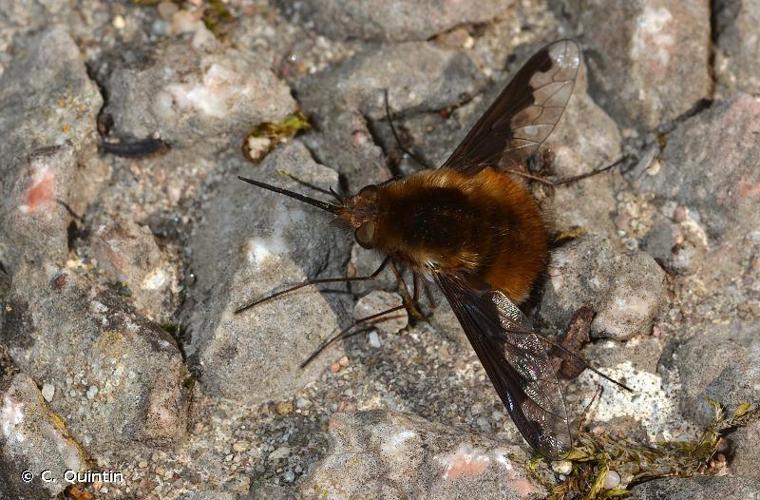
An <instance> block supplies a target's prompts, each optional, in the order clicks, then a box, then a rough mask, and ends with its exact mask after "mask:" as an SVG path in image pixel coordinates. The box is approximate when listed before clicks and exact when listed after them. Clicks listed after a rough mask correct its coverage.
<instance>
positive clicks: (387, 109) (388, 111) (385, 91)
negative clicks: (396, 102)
mask: <svg viewBox="0 0 760 500" xmlns="http://www.w3.org/2000/svg"><path fill="white" fill-rule="evenodd" d="M383 97H384V99H385V117H386V118H387V120H388V125H390V127H391V132H392V133H393V138H394V139H396V144H397V145H398V147H399V149H400V150H401V151H403V152H404V153H405V154H407V155H409V157H410V158H411V159H413V160H414V161H416V162H417V163H418V164H419V165H420V166H421V167H423V168H428V169H429V168H432V167H431V166H430V165H428V164H427V163H425V162H424V161H422V160H421V159H420V158H418V157H417V155H415V154H414V153H412V152H411V151H409V150H408V149H406V147H404V145H403V144H402V143H401V139H399V137H398V133H397V132H396V127H395V125H393V119H391V108H390V105H389V104H388V89H383Z"/></svg>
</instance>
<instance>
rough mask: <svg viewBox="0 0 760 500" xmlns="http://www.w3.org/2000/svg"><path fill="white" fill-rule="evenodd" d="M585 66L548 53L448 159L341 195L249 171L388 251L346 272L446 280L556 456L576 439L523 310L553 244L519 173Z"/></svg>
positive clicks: (517, 402)
mask: <svg viewBox="0 0 760 500" xmlns="http://www.w3.org/2000/svg"><path fill="white" fill-rule="evenodd" d="M580 63H581V51H580V47H579V46H578V44H577V43H576V42H574V41H572V40H561V41H558V42H555V43H552V44H550V45H548V46H546V47H544V48H543V49H541V50H539V51H538V52H537V53H536V54H534V55H533V56H532V57H531V58H530V59H529V60H528V61H527V62H526V63H525V65H524V66H523V67H522V68H521V69H520V70H519V71H518V72H517V74H516V75H515V76H514V78H513V79H512V81H510V82H509V84H508V85H507V86H506V87H505V88H504V90H503V91H502V92H501V94H500V95H499V96H498V97H497V98H496V101H495V102H494V103H493V104H492V105H491V107H490V108H488V110H487V111H486V112H485V113H484V114H483V116H482V117H481V118H480V119H479V120H478V122H477V123H476V124H475V125H474V126H473V127H472V129H471V130H470V131H469V133H468V134H467V136H466V137H465V138H464V140H463V141H462V143H461V144H459V146H458V147H457V148H456V149H455V150H454V152H453V153H452V155H451V156H450V157H449V159H448V160H446V162H445V163H444V164H443V165H441V167H440V168H437V169H433V170H423V171H420V172H417V173H414V174H412V175H410V176H408V177H405V178H401V179H392V180H389V181H387V182H384V183H382V184H378V185H369V186H366V187H364V188H362V189H361V190H360V191H359V192H358V193H357V194H356V195H353V196H346V197H341V196H337V195H336V199H337V202H335V203H333V202H329V203H328V202H324V201H320V200H316V199H313V198H309V197H307V196H304V195H301V194H298V193H294V192H292V191H288V190H285V189H281V188H278V187H275V186H271V185H269V184H265V183H262V182H259V181H255V180H252V179H246V178H242V177H240V179H241V180H243V181H245V182H248V183H250V184H253V185H254V186H258V187H261V188H265V189H268V190H271V191H275V192H278V193H281V194H284V195H287V196H290V197H292V198H295V199H298V200H301V201H303V202H306V203H309V204H311V205H313V206H316V207H318V208H321V209H323V210H326V211H328V212H330V213H332V214H334V215H335V217H336V218H337V219H338V220H339V221H341V222H343V223H344V224H345V225H346V226H348V227H350V228H351V229H352V230H353V231H354V237H355V239H356V241H357V242H358V243H359V245H361V246H362V247H364V248H372V249H377V250H379V251H381V252H383V253H384V254H385V255H386V256H387V257H386V260H385V261H384V263H383V265H382V266H381V267H380V269H378V270H377V271H376V272H375V273H373V274H372V275H371V276H369V277H360V278H341V279H340V281H352V280H361V279H364V280H366V279H370V278H372V277H374V276H377V275H378V274H379V272H380V270H381V269H382V268H383V267H384V265H385V264H386V263H387V262H388V261H389V260H390V261H391V263H393V262H397V263H400V264H403V265H405V266H407V267H408V268H409V269H411V271H412V273H413V276H414V285H415V297H416V289H417V281H418V278H419V277H420V276H424V277H426V278H428V279H429V280H431V281H434V282H435V283H437V284H438V286H439V287H440V289H441V290H442V291H443V294H444V295H445V296H446V298H447V299H448V302H449V304H450V305H451V308H452V309H453V311H454V313H455V314H456V317H457V319H458V320H459V323H460V324H461V326H462V328H463V329H464V332H465V334H466V335H467V338H468V339H469V341H470V343H471V344H472V347H473V349H475V352H476V353H477V355H478V358H479V359H480V362H481V363H482V364H483V367H484V368H485V370H486V373H487V374H488V376H489V378H490V379H491V382H492V383H493V386H494V388H495V389H496V392H497V393H498V394H499V396H500V397H501V400H502V401H503V402H504V405H505V406H506V408H507V411H508V412H509V415H510V416H511V417H512V420H513V421H514V423H515V425H516V426H517V428H518V429H519V431H520V432H521V433H522V435H523V437H524V438H525V440H526V441H527V442H528V443H529V444H530V445H531V447H533V448H534V449H535V450H537V451H538V452H539V453H541V454H543V455H545V456H547V457H551V458H557V457H560V456H562V455H563V454H565V453H566V452H567V451H568V450H569V449H570V447H571V444H572V437H571V434H570V428H569V424H568V417H567V413H566V411H565V404H564V399H563V397H562V393H561V390H560V384H559V381H558V380H557V375H556V373H555V368H554V366H553V365H552V363H551V362H550V359H549V353H550V351H551V349H552V347H553V344H552V343H551V342H549V341H547V340H546V339H544V338H543V337H541V336H539V335H538V334H536V333H535V332H534V331H533V330H532V328H531V326H530V323H529V322H528V320H527V319H526V317H525V316H524V315H523V313H522V312H521V310H520V309H519V308H518V305H519V304H521V303H522V302H524V301H525V299H526V298H527V297H528V295H529V293H530V291H531V289H532V288H533V287H534V285H535V284H536V282H537V280H538V279H539V277H540V276H541V275H542V273H544V272H545V270H546V267H547V263H548V258H549V241H548V236H547V228H546V224H545V222H544V219H543V217H542V214H541V211H540V210H539V207H538V205H537V203H536V201H535V199H534V198H533V196H532V195H531V193H530V192H529V191H528V189H527V187H526V186H525V185H524V184H523V182H522V181H521V180H520V179H518V178H517V177H515V176H514V175H513V170H514V169H515V168H516V167H520V166H521V165H525V162H526V161H527V160H528V158H529V157H530V156H531V155H533V154H534V153H535V152H536V151H537V150H538V148H539V146H541V144H542V143H543V142H544V141H545V140H546V138H547V137H548V136H549V134H550V133H551V132H552V130H553V129H554V127H555V126H556V124H557V122H558V121H559V119H560V117H561V116H562V112H563V111H564V109H565V106H566V105H567V102H568V100H569V99H570V95H571V94H572V91H573V86H574V84H575V78H576V76H577V74H578V68H579V67H580ZM331 281H333V282H334V281H338V280H330V279H318V280H310V281H308V282H306V283H303V284H301V285H299V286H297V287H293V288H289V289H288V290H283V291H281V292H278V293H275V294H273V295H270V296H268V297H265V298H264V299H262V300H259V301H256V302H253V303H251V304H249V305H247V306H245V307H242V308H240V309H238V311H237V312H242V311H244V310H246V309H248V308H249V307H251V306H253V305H256V304H258V303H261V302H262V301H263V300H268V299H270V298H274V297H276V296H279V295H281V294H283V293H287V292H289V291H292V290H295V289H297V288H300V287H301V286H305V285H307V284H314V283H325V282H331ZM398 309H399V308H394V309H391V310H388V311H385V312H384V313H381V314H378V315H373V316H372V318H377V317H379V316H381V315H382V314H386V313H391V312H393V311H396V310H398ZM364 319H369V318H364ZM360 321H361V320H360ZM310 359H311V358H310Z"/></svg>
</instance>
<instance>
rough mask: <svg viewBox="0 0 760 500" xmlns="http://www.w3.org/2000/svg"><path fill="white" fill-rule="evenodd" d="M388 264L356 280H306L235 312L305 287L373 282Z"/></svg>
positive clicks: (385, 263)
mask: <svg viewBox="0 0 760 500" xmlns="http://www.w3.org/2000/svg"><path fill="white" fill-rule="evenodd" d="M388 262H390V257H386V258H385V259H384V260H383V262H382V263H381V264H380V267H378V268H377V269H376V270H375V272H373V273H372V274H370V275H369V276H357V277H354V278H348V277H343V278H317V279H311V280H306V281H304V282H303V283H299V284H298V285H295V286H292V287H290V288H286V289H285V290H280V291H279V292H275V293H273V294H271V295H267V296H266V297H263V298H261V299H258V300H254V301H253V302H251V303H250V304H247V305H244V306H243V307H240V308H238V309H236V310H235V314H239V313H241V312H243V311H246V310H248V309H250V308H251V307H253V306H257V305H259V304H262V303H264V302H267V301H269V300H272V299H274V298H277V297H279V296H281V295H285V294H286V293H290V292H294V291H296V290H299V289H301V288H303V287H305V286H309V285H319V284H322V283H340V282H353V281H370V280H373V279H375V278H377V276H378V275H379V274H380V273H381V272H382V271H383V269H385V266H387V265H388Z"/></svg>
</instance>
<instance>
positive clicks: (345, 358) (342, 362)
mask: <svg viewBox="0 0 760 500" xmlns="http://www.w3.org/2000/svg"><path fill="white" fill-rule="evenodd" d="M338 364H339V365H340V366H341V367H343V368H345V367H347V366H348V364H349V361H348V356H343V357H342V358H340V359H339V360H338Z"/></svg>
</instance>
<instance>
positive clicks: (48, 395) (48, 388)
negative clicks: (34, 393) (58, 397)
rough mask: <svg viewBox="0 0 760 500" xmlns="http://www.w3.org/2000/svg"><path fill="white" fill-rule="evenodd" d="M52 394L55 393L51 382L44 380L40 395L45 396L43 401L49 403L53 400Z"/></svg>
mask: <svg viewBox="0 0 760 500" xmlns="http://www.w3.org/2000/svg"><path fill="white" fill-rule="evenodd" d="M54 395H55V386H54V385H53V384H49V383H47V382H45V383H44V384H43V385H42V397H43V398H45V401H47V402H48V403H49V402H51V401H52V400H53V396H54Z"/></svg>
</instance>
